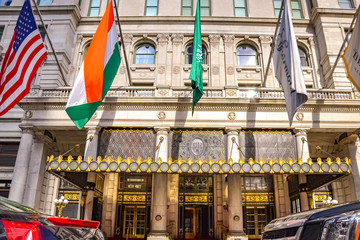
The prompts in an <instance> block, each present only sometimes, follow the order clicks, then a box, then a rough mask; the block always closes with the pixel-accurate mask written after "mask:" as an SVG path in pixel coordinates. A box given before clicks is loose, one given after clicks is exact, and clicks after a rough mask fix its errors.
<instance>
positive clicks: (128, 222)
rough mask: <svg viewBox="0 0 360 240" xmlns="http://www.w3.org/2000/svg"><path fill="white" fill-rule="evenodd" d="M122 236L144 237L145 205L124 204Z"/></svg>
mask: <svg viewBox="0 0 360 240" xmlns="http://www.w3.org/2000/svg"><path fill="white" fill-rule="evenodd" d="M124 223H125V224H124V229H123V237H124V238H144V237H145V227H146V225H145V206H126V207H125V213H124Z"/></svg>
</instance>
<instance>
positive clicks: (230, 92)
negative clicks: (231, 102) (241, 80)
mask: <svg viewBox="0 0 360 240" xmlns="http://www.w3.org/2000/svg"><path fill="white" fill-rule="evenodd" d="M226 95H227V96H230V97H232V96H235V95H236V91H235V90H232V89H230V90H227V91H226Z"/></svg>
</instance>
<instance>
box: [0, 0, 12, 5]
mask: <svg viewBox="0 0 360 240" xmlns="http://www.w3.org/2000/svg"><path fill="white" fill-rule="evenodd" d="M11 2H12V0H0V6H10V4H11Z"/></svg>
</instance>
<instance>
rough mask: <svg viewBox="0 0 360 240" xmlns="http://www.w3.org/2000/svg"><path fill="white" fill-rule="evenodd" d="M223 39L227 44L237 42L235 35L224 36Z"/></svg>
mask: <svg viewBox="0 0 360 240" xmlns="http://www.w3.org/2000/svg"><path fill="white" fill-rule="evenodd" d="M223 39H224V42H226V43H233V42H234V40H235V35H224V36H223Z"/></svg>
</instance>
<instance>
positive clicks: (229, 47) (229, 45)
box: [223, 35, 237, 97]
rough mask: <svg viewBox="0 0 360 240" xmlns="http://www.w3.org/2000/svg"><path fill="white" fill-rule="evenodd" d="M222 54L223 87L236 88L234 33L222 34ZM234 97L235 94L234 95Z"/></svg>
mask: <svg viewBox="0 0 360 240" xmlns="http://www.w3.org/2000/svg"><path fill="white" fill-rule="evenodd" d="M223 40H224V54H225V73H226V74H225V77H226V83H225V89H227V88H230V89H237V81H236V78H235V75H236V74H235V66H236V65H237V63H236V62H234V59H236V57H235V56H234V54H236V50H235V49H234V41H235V36H234V35H224V36H223ZM235 97H236V96H235Z"/></svg>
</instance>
